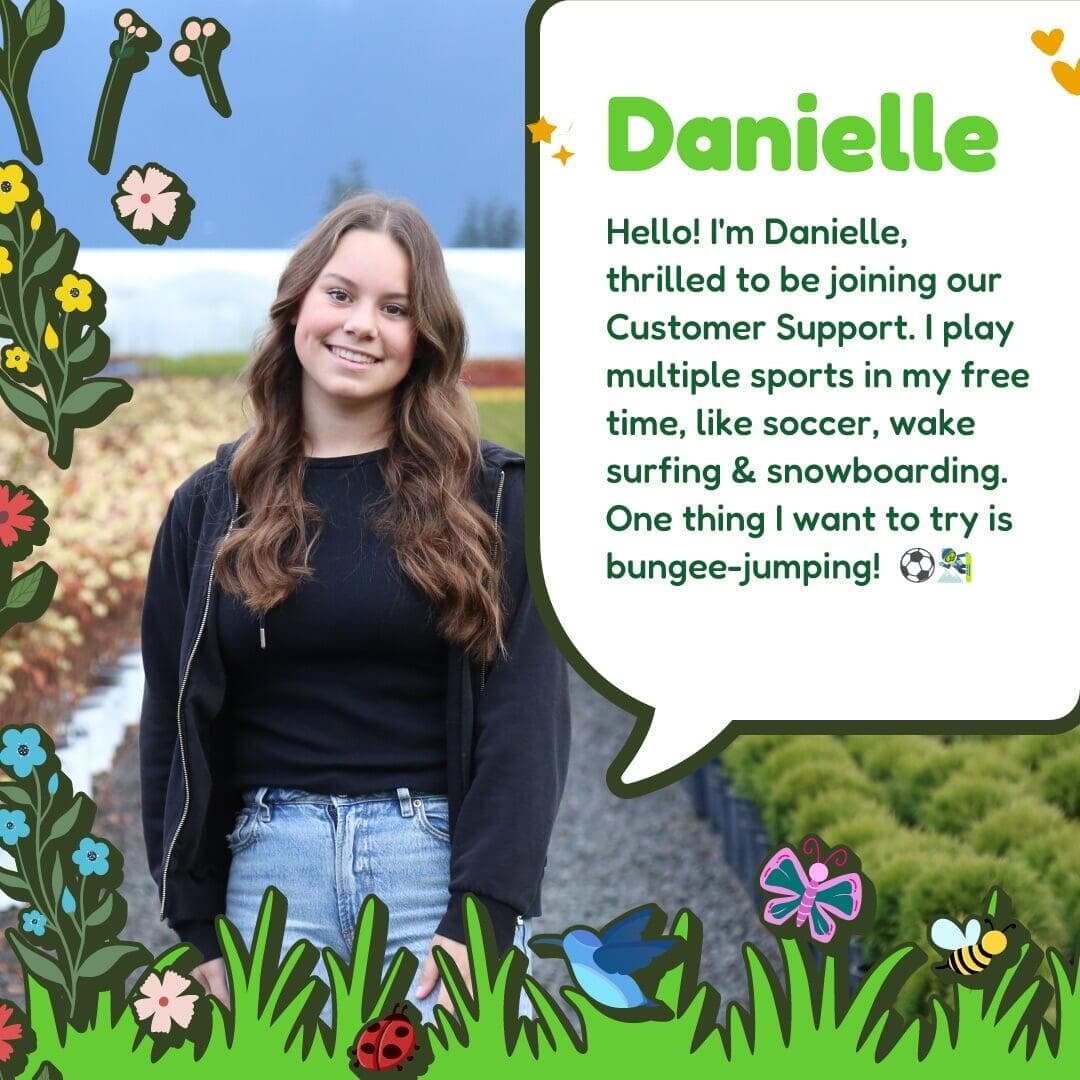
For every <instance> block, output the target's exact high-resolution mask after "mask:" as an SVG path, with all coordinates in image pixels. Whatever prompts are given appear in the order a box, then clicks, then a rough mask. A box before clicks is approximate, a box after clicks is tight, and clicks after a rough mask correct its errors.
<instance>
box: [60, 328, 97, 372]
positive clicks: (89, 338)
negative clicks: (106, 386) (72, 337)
mask: <svg viewBox="0 0 1080 1080" xmlns="http://www.w3.org/2000/svg"><path fill="white" fill-rule="evenodd" d="M96 344H97V331H96V330H94V329H91V330H90V332H89V333H88V334H87V335H86V336H85V337H84V338H83V339H82V341H80V342H79V344H78V345H76V346H75V348H74V349H72V350H71V352H70V353H68V358H67V359H68V364H70V365H71V366H73V367H74V365H76V364H81V363H82V362H83V361H84V360H88V359H89V358H90V357H91V356H92V355H93V352H94V346H95V345H96Z"/></svg>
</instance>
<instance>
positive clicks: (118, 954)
mask: <svg viewBox="0 0 1080 1080" xmlns="http://www.w3.org/2000/svg"><path fill="white" fill-rule="evenodd" d="M149 956H150V953H149V951H148V950H147V949H146V948H144V947H143V946H142V945H136V944H134V943H133V942H130V941H129V942H119V943H117V944H115V945H106V946H105V947H104V948H103V949H98V950H97V952H93V953H91V954H90V955H89V956H88V957H87V958H86V959H85V960H84V961H83V962H82V965H81V966H80V967H79V978H80V979H96V978H98V977H99V976H101V975H104V974H106V973H107V972H109V971H112V969H113V968H115V967H117V966H119V965H120V964H124V966H125V967H126V968H131V967H134V966H135V964H134V963H127V962H126V961H127V960H131V961H136V960H138V961H142V960H144V959H146V958H149Z"/></svg>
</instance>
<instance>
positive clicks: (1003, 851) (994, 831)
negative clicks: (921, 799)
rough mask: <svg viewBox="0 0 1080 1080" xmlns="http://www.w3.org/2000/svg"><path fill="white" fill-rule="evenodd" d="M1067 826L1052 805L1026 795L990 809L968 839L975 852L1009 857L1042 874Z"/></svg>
mask: <svg viewBox="0 0 1080 1080" xmlns="http://www.w3.org/2000/svg"><path fill="white" fill-rule="evenodd" d="M1067 824H1068V823H1067V822H1066V820H1065V816H1064V815H1063V814H1062V812H1061V811H1060V810H1059V809H1058V808H1057V807H1056V806H1051V805H1050V804H1049V803H1045V802H1042V801H1041V800H1040V799H1038V798H1036V797H1035V796H1033V795H1026V796H1024V797H1023V798H1020V799H1016V800H1015V801H1012V802H1008V803H1005V804H1003V805H1001V806H998V807H997V808H996V809H994V810H991V811H990V812H989V813H987V814H986V816H985V817H984V818H983V819H982V821H980V822H979V823H978V824H977V825H976V826H975V827H974V828H973V829H972V830H971V832H970V834H969V836H970V839H971V846H972V848H974V850H975V851H980V852H983V853H985V854H987V855H1011V856H1012V857H1013V858H1016V859H1023V860H1024V861H1025V862H1026V863H1028V864H1029V865H1030V866H1032V867H1033V868H1034V869H1035V870H1038V871H1039V872H1040V873H1043V872H1045V871H1046V869H1047V868H1048V867H1049V866H1050V864H1051V863H1052V862H1053V861H1054V858H1055V856H1056V854H1057V852H1058V849H1059V848H1060V847H1061V846H1063V845H1064V844H1065V843H1067V841H1066V831H1067ZM1074 842H1075V838H1074Z"/></svg>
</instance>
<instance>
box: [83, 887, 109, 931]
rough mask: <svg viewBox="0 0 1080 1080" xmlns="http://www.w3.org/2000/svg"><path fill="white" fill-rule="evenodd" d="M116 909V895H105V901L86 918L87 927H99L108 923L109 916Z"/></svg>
mask: <svg viewBox="0 0 1080 1080" xmlns="http://www.w3.org/2000/svg"><path fill="white" fill-rule="evenodd" d="M115 907H116V893H107V894H106V896H105V899H104V901H103V902H102V903H100V904H99V905H98V906H97V907H96V908H94V910H93V911H91V912H90V914H89V915H87V916H86V925H87V926H100V925H101V924H102V923H104V922H108V921H109V916H110V915H111V914H112V913H113V908H115Z"/></svg>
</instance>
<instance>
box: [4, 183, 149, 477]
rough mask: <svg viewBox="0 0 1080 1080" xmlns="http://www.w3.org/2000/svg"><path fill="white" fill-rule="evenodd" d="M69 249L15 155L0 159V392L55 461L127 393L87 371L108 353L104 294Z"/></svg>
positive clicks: (72, 244) (73, 246) (71, 244)
mask: <svg viewBox="0 0 1080 1080" xmlns="http://www.w3.org/2000/svg"><path fill="white" fill-rule="evenodd" d="M78 252H79V242H78V240H77V239H76V238H75V237H74V236H72V234H71V233H69V232H68V231H67V230H66V229H60V230H59V231H57V229H56V227H55V222H54V221H53V217H52V215H51V214H50V213H48V212H47V211H46V210H45V207H44V204H43V203H42V200H41V195H40V193H39V192H38V190H37V183H36V181H35V179H34V177H33V175H32V174H30V173H29V172H26V171H24V170H23V167H22V166H21V165H20V164H19V163H18V162H9V163H8V164H6V165H3V166H0V334H3V335H5V336H7V337H9V338H11V339H12V344H11V346H9V347H6V348H5V349H4V350H3V356H4V359H3V363H2V364H0V398H3V400H4V402H5V403H6V404H7V406H8V408H9V409H10V410H11V411H12V412H13V413H14V414H15V415H16V416H17V417H18V418H19V419H20V420H21V421H22V422H23V423H24V424H26V425H27V426H28V427H31V428H33V429H34V430H36V431H41V432H44V433H45V435H46V436H47V437H48V442H49V457H50V458H51V459H52V460H53V462H54V463H55V464H56V465H58V466H59V467H60V468H61V469H66V468H67V467H68V466H69V465H70V464H71V453H72V446H73V442H74V436H75V430H76V428H86V427H93V426H94V425H96V424H99V423H101V421H102V420H104V419H105V418H106V417H107V416H108V415H109V414H110V413H111V412H112V411H113V410H114V409H115V408H117V406H119V405H122V404H123V403H124V402H126V401H130V400H131V394H132V390H131V387H130V386H129V385H128V384H127V383H126V382H124V381H123V380H122V379H110V378H91V376H93V375H95V374H96V373H97V372H99V371H100V370H101V369H102V368H103V367H104V366H105V364H106V362H107V361H108V359H109V338H108V335H107V334H105V333H103V332H102V331H101V330H100V329H99V327H100V325H101V323H102V322H103V321H104V319H105V299H106V297H105V292H104V290H103V289H102V288H101V286H100V285H98V284H97V283H96V282H95V281H94V280H93V279H92V278H89V277H84V276H82V275H80V274H78V273H76V272H75V269H74V267H75V258H76V256H77V255H78ZM36 388H40V390H37V389H36Z"/></svg>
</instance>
